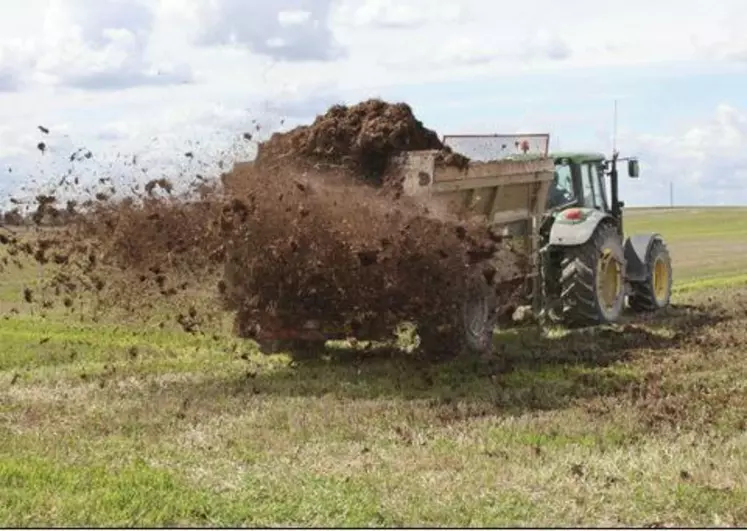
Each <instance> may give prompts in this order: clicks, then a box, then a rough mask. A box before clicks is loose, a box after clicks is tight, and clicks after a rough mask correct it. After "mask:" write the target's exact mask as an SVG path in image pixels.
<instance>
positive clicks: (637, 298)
mask: <svg viewBox="0 0 747 531" xmlns="http://www.w3.org/2000/svg"><path fill="white" fill-rule="evenodd" d="M646 270H647V278H646V280H645V281H643V282H631V288H632V292H631V294H630V296H629V297H628V305H629V306H630V308H631V309H632V310H634V311H636V312H640V313H643V312H655V311H657V310H661V309H662V308H666V307H667V306H669V301H670V299H671V297H672V260H671V258H670V256H669V250H668V249H667V246H666V244H665V243H664V242H663V241H661V240H658V239H657V240H655V241H654V242H653V243H652V244H651V247H650V248H649V250H648V253H647V255H646Z"/></svg>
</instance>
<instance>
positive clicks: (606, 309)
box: [560, 223, 625, 327]
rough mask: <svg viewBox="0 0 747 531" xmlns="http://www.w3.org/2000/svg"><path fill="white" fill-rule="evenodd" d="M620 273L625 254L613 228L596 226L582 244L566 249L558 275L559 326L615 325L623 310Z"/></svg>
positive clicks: (606, 225)
mask: <svg viewBox="0 0 747 531" xmlns="http://www.w3.org/2000/svg"><path fill="white" fill-rule="evenodd" d="M608 267H610V268H611V269H607V268H608ZM624 271H625V254H624V252H623V246H622V242H621V239H620V235H619V233H618V232H617V229H616V228H615V227H614V226H613V225H610V224H607V223H602V224H600V225H599V226H598V227H597V228H596V230H595V231H594V234H593V235H592V237H591V238H589V240H588V241H587V242H586V243H585V244H583V245H579V246H577V247H571V248H568V249H566V250H565V251H564V255H563V258H562V262H561V275H560V285H561V295H560V298H561V305H562V308H561V316H562V321H563V323H564V324H565V325H566V326H570V327H584V326H595V325H599V324H608V323H614V322H616V321H618V320H619V318H620V316H621V315H622V312H623V309H624V308H625V284H624V282H625V278H624V274H623V272H624ZM607 290H609V291H607Z"/></svg>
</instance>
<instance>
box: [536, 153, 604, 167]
mask: <svg viewBox="0 0 747 531" xmlns="http://www.w3.org/2000/svg"><path fill="white" fill-rule="evenodd" d="M550 157H552V159H553V160H554V161H555V162H559V161H560V159H571V161H572V162H575V163H577V164H582V163H584V162H602V161H603V160H605V159H606V158H607V157H606V156H605V155H604V153H594V152H575V151H558V152H555V153H550Z"/></svg>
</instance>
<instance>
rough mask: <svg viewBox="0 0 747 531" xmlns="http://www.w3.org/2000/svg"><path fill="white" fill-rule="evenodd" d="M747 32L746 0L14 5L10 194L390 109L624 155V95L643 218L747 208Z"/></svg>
mask: <svg viewBox="0 0 747 531" xmlns="http://www.w3.org/2000/svg"><path fill="white" fill-rule="evenodd" d="M745 26H747V2H745V1H744V0H711V1H709V2H704V1H702V0H645V1H644V0H627V1H626V2H621V1H619V0H608V1H606V2H599V1H598V0H594V1H592V0H565V1H563V2H559V1H557V0H533V1H532V2H514V1H511V2H509V1H504V0H452V1H450V2H447V1H444V0H272V1H270V0H23V1H20V0H0V195H2V194H4V195H8V194H14V193H18V189H19V188H21V187H26V188H28V187H29V186H38V185H41V184H44V183H53V182H59V181H60V179H61V178H62V177H63V176H64V174H65V173H67V172H71V173H72V174H73V175H81V176H84V177H85V178H86V179H93V178H94V177H100V176H114V177H115V178H117V176H121V177H122V178H124V176H125V175H129V174H132V173H133V172H134V173H136V174H138V175H139V174H143V175H146V174H147V176H149V177H150V178H152V177H160V176H161V175H167V176H170V177H172V178H173V176H174V175H179V174H185V175H193V174H195V173H202V174H206V173H210V172H216V171H218V168H219V167H220V166H219V165H218V163H219V161H225V162H228V163H230V162H231V161H232V160H235V159H236V158H239V159H240V158H247V157H251V156H252V150H253V149H254V147H255V146H254V143H253V142H247V141H246V140H244V139H243V138H242V133H244V132H246V131H251V132H252V133H253V134H254V137H255V138H257V139H260V140H261V139H263V138H266V137H267V135H269V134H270V133H271V132H273V131H276V130H282V129H287V128H289V127H292V126H294V125H297V124H300V123H307V122H310V121H311V120H313V118H314V117H315V115H317V114H319V113H323V112H324V111H325V110H326V109H327V108H328V107H329V106H330V105H332V104H335V103H345V104H353V103H356V102H358V101H361V100H364V99H367V98H370V97H380V98H384V99H386V100H389V101H405V102H407V103H408V104H410V105H411V106H412V108H413V110H414V111H415V114H416V115H417V116H418V118H419V119H421V120H422V121H423V122H424V123H425V125H426V126H427V127H430V128H432V129H435V130H436V131H438V132H439V133H440V134H463V133H549V134H550V138H551V141H550V146H551V149H552V150H557V149H562V150H574V151H579V150H593V151H602V152H605V153H608V154H609V153H610V152H611V149H612V138H613V131H614V130H615V128H614V127H613V123H614V120H613V115H614V113H613V109H614V102H615V101H617V108H618V113H617V116H618V119H617V128H616V131H617V133H616V146H617V149H618V150H619V151H620V152H621V156H637V157H638V158H639V160H640V167H641V177H640V178H639V179H636V180H632V179H625V180H623V182H622V184H621V193H622V197H623V199H624V200H625V201H626V204H628V205H630V206H644V205H667V204H669V202H670V190H673V192H674V203H675V204H676V205H739V204H745V203H747V187H745V186H743V184H742V183H745V182H747V33H746V32H745V31H744V27H745ZM38 126H43V127H44V128H45V129H47V130H48V131H49V133H48V134H47V133H44V132H42V130H40V129H39V127H38ZM39 142H44V144H45V150H44V152H42V151H40V150H39V149H38V147H37V146H38V144H39ZM83 148H84V149H83ZM79 149H83V151H81V153H85V152H86V151H88V150H90V151H91V153H92V156H91V157H90V158H85V157H73V158H74V159H75V160H72V161H71V160H70V159H71V154H73V153H75V152H76V150H79ZM187 152H190V153H192V154H193V155H194V156H193V157H186V156H185V153H187ZM138 172H139V173H138Z"/></svg>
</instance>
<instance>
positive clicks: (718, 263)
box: [625, 207, 747, 291]
mask: <svg viewBox="0 0 747 531" xmlns="http://www.w3.org/2000/svg"><path fill="white" fill-rule="evenodd" d="M625 231H626V233H628V234H634V233H638V232H658V233H660V234H661V235H662V236H664V238H665V240H666V242H667V244H668V246H669V250H670V253H671V255H672V259H673V261H674V265H675V270H674V274H675V277H674V278H675V289H676V290H685V291H689V290H691V289H693V287H696V288H697V286H699V285H703V286H709V285H713V286H719V285H728V284H730V283H731V282H732V281H735V282H737V283H741V284H744V271H745V270H747V209H744V208H736V207H724V208H675V209H663V208H662V209H629V210H627V211H626V217H625ZM704 282H705V284H703V283H704Z"/></svg>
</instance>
